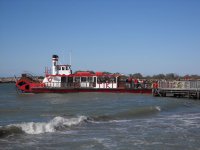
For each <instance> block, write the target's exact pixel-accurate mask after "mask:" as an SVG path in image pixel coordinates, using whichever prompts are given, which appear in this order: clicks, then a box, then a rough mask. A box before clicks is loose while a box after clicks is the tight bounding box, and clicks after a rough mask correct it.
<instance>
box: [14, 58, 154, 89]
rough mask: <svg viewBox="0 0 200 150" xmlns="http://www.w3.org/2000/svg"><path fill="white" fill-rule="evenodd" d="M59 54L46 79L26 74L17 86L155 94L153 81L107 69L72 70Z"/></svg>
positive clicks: (18, 87) (21, 87) (54, 59)
mask: <svg viewBox="0 0 200 150" xmlns="http://www.w3.org/2000/svg"><path fill="white" fill-rule="evenodd" d="M58 59H59V57H58V56H57V55H53V56H52V69H51V70H52V72H51V73H49V71H48V69H47V68H46V69H45V78H44V79H43V81H42V82H41V81H39V80H36V79H34V78H32V77H30V76H28V74H22V77H21V78H20V79H19V80H17V82H16V87H17V89H18V90H19V91H21V92H23V93H72V92H120V93H152V88H151V86H150V85H149V84H146V83H142V82H139V80H136V79H131V78H129V77H126V76H124V75H121V74H107V73H103V72H89V71H86V72H76V73H72V70H71V65H59V64H58Z"/></svg>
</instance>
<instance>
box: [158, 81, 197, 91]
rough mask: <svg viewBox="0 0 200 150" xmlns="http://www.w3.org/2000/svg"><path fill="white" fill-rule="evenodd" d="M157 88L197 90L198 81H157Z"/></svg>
mask: <svg viewBox="0 0 200 150" xmlns="http://www.w3.org/2000/svg"><path fill="white" fill-rule="evenodd" d="M158 88H159V89H172V90H173V89H174V90H199V89H200V81H199V80H197V81H158Z"/></svg>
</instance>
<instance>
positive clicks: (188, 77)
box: [129, 73, 200, 80]
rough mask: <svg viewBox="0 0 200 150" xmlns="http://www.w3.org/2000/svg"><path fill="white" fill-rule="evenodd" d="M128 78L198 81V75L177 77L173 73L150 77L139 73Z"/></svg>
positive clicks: (199, 77) (199, 76)
mask: <svg viewBox="0 0 200 150" xmlns="http://www.w3.org/2000/svg"><path fill="white" fill-rule="evenodd" d="M129 76H130V77H132V78H139V79H159V80H161V79H165V80H189V79H192V80H197V79H200V75H183V76H181V75H178V74H175V73H167V74H162V73H161V74H156V75H152V76H149V75H148V76H143V75H142V74H141V73H134V74H129Z"/></svg>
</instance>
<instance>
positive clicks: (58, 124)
mask: <svg viewBox="0 0 200 150" xmlns="http://www.w3.org/2000/svg"><path fill="white" fill-rule="evenodd" d="M86 119H87V117H85V116H79V117H77V118H70V119H67V118H63V117H60V116H58V117H55V118H53V119H52V120H50V121H49V122H37V123H36V122H28V123H21V124H11V125H7V126H5V127H0V137H5V136H9V135H12V134H20V133H27V134H41V133H46V132H55V131H56V130H61V129H62V128H66V127H71V126H74V125H78V124H80V123H81V122H83V121H85V120H86Z"/></svg>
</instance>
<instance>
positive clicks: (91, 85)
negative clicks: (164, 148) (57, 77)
mask: <svg viewBox="0 0 200 150" xmlns="http://www.w3.org/2000/svg"><path fill="white" fill-rule="evenodd" d="M44 84H45V87H49V88H125V89H151V88H152V84H151V83H137V84H134V83H133V82H131V83H129V82H119V83H118V84H116V83H115V82H110V83H107V82H101V83H94V82H72V83H60V82H50V83H49V82H46V83H44Z"/></svg>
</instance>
